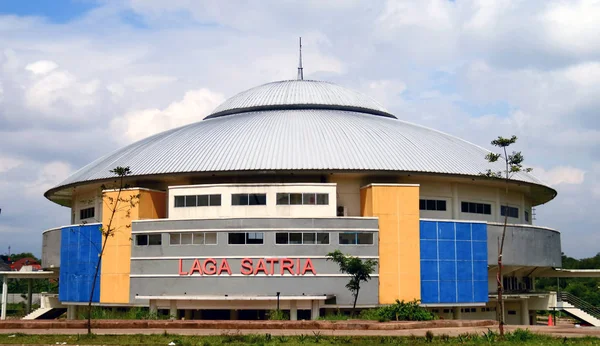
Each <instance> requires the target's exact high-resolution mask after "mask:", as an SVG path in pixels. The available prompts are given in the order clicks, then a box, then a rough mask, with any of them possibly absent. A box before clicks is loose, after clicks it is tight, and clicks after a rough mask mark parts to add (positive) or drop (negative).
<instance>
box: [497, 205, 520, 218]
mask: <svg viewBox="0 0 600 346" xmlns="http://www.w3.org/2000/svg"><path fill="white" fill-rule="evenodd" d="M506 209H507V210H508V217H510V218H513V219H518V218H519V207H513V206H511V205H508V208H507V206H506V205H501V206H500V216H506V215H505V214H506V211H505V210H506ZM515 211H516V216H513V215H511V214H513V212H515Z"/></svg>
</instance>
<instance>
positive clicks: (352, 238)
mask: <svg viewBox="0 0 600 346" xmlns="http://www.w3.org/2000/svg"><path fill="white" fill-rule="evenodd" d="M339 240H340V245H350V244H356V233H340V239H339Z"/></svg>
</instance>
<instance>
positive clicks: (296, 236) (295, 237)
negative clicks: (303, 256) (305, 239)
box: [290, 233, 302, 244]
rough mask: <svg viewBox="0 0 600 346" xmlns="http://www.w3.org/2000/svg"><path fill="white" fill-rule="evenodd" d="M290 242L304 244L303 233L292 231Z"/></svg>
mask: <svg viewBox="0 0 600 346" xmlns="http://www.w3.org/2000/svg"><path fill="white" fill-rule="evenodd" d="M290 244H302V233H290Z"/></svg>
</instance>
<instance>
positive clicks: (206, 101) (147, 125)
mask: <svg viewBox="0 0 600 346" xmlns="http://www.w3.org/2000/svg"><path fill="white" fill-rule="evenodd" d="M224 100H225V98H224V96H223V95H221V94H219V93H215V92H213V91H210V90H208V89H198V90H190V91H188V92H186V93H185V95H184V97H183V100H181V101H178V102H173V103H171V104H170V105H169V106H168V107H167V108H165V109H163V110H160V109H144V110H139V111H131V112H127V113H126V114H125V115H123V116H122V117H120V118H115V119H114V120H113V121H112V122H111V128H112V129H113V133H124V134H125V137H124V138H121V140H122V141H123V142H124V143H128V142H133V141H136V140H140V139H143V138H146V137H148V136H150V135H153V134H156V133H159V132H162V131H166V130H169V129H172V128H175V127H179V126H183V125H187V124H190V123H193V122H197V121H200V120H202V119H204V117H206V116H207V115H208V114H209V113H210V112H211V111H212V110H213V109H215V108H216V107H217V106H218V105H219V104H221V103H222V102H223V101H224ZM119 138H120V137H119Z"/></svg>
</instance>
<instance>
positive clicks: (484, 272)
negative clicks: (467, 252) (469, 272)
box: [473, 261, 488, 281]
mask: <svg viewBox="0 0 600 346" xmlns="http://www.w3.org/2000/svg"><path fill="white" fill-rule="evenodd" d="M473 280H479V281H487V280H488V269H487V261H473Z"/></svg>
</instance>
